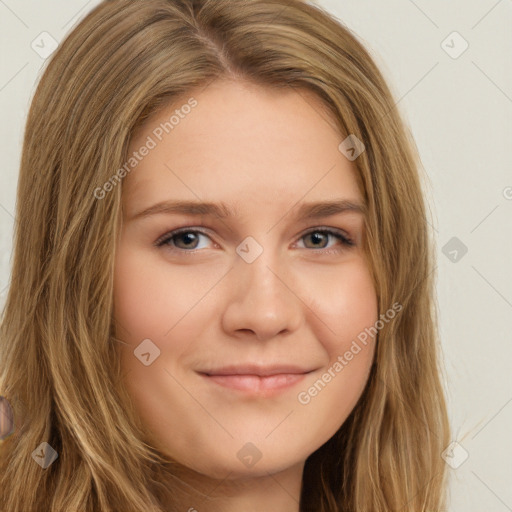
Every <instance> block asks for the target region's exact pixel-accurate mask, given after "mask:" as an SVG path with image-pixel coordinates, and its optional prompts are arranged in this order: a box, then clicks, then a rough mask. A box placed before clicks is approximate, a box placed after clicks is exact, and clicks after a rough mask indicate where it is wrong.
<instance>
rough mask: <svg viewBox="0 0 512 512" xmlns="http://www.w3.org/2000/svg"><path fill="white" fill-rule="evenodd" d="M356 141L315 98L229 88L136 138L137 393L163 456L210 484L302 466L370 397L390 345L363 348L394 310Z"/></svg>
mask: <svg viewBox="0 0 512 512" xmlns="http://www.w3.org/2000/svg"><path fill="white" fill-rule="evenodd" d="M191 97H193V100H191V101H190V102H189V103H187V101H188V100H189V99H190V98H191ZM194 100H195V101H194ZM183 105H192V106H191V107H190V108H187V107H183ZM176 110H178V112H177V113H176V112H175V111H176ZM173 115H175V117H174V118H173V120H172V121H171V122H172V123H173V124H172V129H170V128H169V126H170V124H169V120H170V119H171V116H173ZM166 122H167V123H168V124H167V125H165V123H166ZM162 127H166V128H167V131H166V130H165V129H163V128H162ZM167 132H168V133H167ZM344 138H345V137H341V135H340V134H339V133H338V132H337V131H336V129H335V128H334V123H333V121H332V120H329V119H328V117H327V114H326V111H325V109H324V108H323V106H322V104H321V103H320V100H318V99H317V98H316V97H315V96H313V95H312V94H311V93H308V92H306V91H301V92H300V93H298V92H296V91H292V90H291V89H287V90H285V91H283V90H281V91H272V90H268V89H266V88H262V87H258V86H255V85H248V84H242V83H240V82H229V81H217V82H214V83H212V84H210V85H209V86H208V87H207V88H206V89H204V90H201V91H197V93H195V94H191V95H190V96H187V97H185V98H184V99H183V101H180V102H178V103H175V104H173V105H172V106H169V107H168V108H167V109H166V110H165V111H163V112H161V113H159V114H157V115H156V116H154V117H153V118H151V119H149V120H148V121H147V122H146V124H145V125H144V126H143V127H142V128H141V129H139V131H138V132H137V133H136V134H135V136H134V138H133V139H132V141H131V146H130V149H129V155H132V154H133V152H135V151H137V152H138V155H139V157H140V161H139V160H138V163H137V165H136V166H134V168H133V169H132V170H131V172H130V173H129V174H128V176H127V177H126V178H125V179H124V181H123V183H122V187H123V193H122V197H123V218H122V229H121V233H120V239H119V243H118V249H117V252H116V261H115V276H114V291H115V297H114V307H115V319H116V326H117V333H116V334H117V338H118V339H119V340H121V341H122V342H123V343H122V344H119V347H120V357H121V364H122V368H123V372H124V375H125V379H124V385H125V386H126V388H127V390H128V392H129V394H130V396H131V398H132V400H133V402H134V404H135V406H136V409H137V410H138V412H139V413H140V416H141V418H142V420H143V422H144V424H145V425H146V427H147V429H148V431H150V432H151V436H152V441H153V442H154V443H155V445H156V446H157V447H158V448H159V449H160V450H162V451H163V452H164V453H166V454H167V455H169V456H171V457H172V458H174V459H175V460H177V461H178V462H180V463H182V464H183V465H184V466H185V467H187V468H190V469H191V470H193V471H195V472H198V473H200V474H202V475H208V476H211V477H215V476H219V475H223V476H224V475H225V474H227V473H230V475H231V478H235V477H236V476H240V477H243V476H250V475H254V476H256V475H266V474H268V473H273V472H278V471H283V470H286V469H287V468H292V467H301V468H302V467H303V464H304V461H305V460H306V458H307V457H308V456H309V455H310V454H311V453H313V452H314V451H315V450H316V449H317V448H319V447H320V446H321V445H322V444H324V443H325V442H326V441H327V440H328V439H329V438H331V437H332V436H333V435H334V434H335V433H336V431H337V430H338V429H339V428H340V426H341V425H342V424H343V422H344V421H345V419H346V418H347V416H348V415H349V413H350V412H351V410H352V409H353V408H354V406H355V404H356V402H357V400H358V398H359V397H360V395H361V393H362V391H363V388H364V386H365V384H366V381H367V378H368V372H369V369H370V366H371V362H372V358H373V354H374V340H373V339H372V338H367V341H366V342H365V343H361V341H359V340H358V335H360V334H361V333H362V332H364V330H365V328H368V327H370V326H372V325H373V324H374V323H375V322H376V320H377V319H378V312H377V299H376V292H375V288H374V285H373V282H372V279H371V276H370V271H369V268H368V265H367V262H366V260H365V258H364V252H363V236H364V229H365V222H364V215H363V213H361V212H360V211H358V209H357V207H356V206H357V205H361V204H363V202H362V196H361V193H360V190H359V189H358V185H357V180H356V169H355V166H354V163H353V162H351V161H349V160H348V159H347V158H346V157H345V156H344V155H343V154H342V153H341V152H340V150H339V149H338V146H339V145H340V143H341V142H342V141H343V139H344ZM160 139H161V140H160ZM144 146H145V147H146V148H149V150H147V151H146V150H143V149H141V148H142V147H144ZM143 154H144V155H143ZM325 203H333V204H331V205H330V206H328V207H326V206H325ZM156 205H158V206H156ZM313 205H316V206H313ZM322 205H324V206H322ZM347 205H348V206H349V208H347ZM340 206H341V208H340ZM178 230H179V231H178ZM359 339H361V338H359ZM357 347H358V348H357Z"/></svg>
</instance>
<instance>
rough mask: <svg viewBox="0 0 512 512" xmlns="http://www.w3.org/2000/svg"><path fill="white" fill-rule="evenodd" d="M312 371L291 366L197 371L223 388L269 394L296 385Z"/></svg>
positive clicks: (240, 367)
mask: <svg viewBox="0 0 512 512" xmlns="http://www.w3.org/2000/svg"><path fill="white" fill-rule="evenodd" d="M312 371H314V370H309V369H303V368H299V367H292V366H282V367H275V366H274V367H255V366H245V367H242V366H239V367H225V368H220V369H217V370H209V371H204V372H198V373H199V375H200V376H201V377H203V378H204V379H206V380H207V381H208V382H210V383H212V384H215V385H218V386H221V387H223V388H225V389H231V390H237V391H241V392H244V393H248V394H255V395H263V396H270V395H273V394H276V393H279V392H281V391H285V390H287V389H289V388H291V387H293V386H295V385H297V384H298V383H299V382H301V381H302V380H304V378H305V377H306V375H308V374H309V373H311V372H312Z"/></svg>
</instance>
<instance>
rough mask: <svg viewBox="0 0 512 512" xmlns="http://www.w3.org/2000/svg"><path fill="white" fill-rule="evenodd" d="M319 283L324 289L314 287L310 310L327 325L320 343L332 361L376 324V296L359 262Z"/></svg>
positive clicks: (363, 265) (371, 282) (369, 276)
mask: <svg viewBox="0 0 512 512" xmlns="http://www.w3.org/2000/svg"><path fill="white" fill-rule="evenodd" d="M329 277H330V278H329ZM319 282H320V283H321V284H323V286H321V287H318V286H317V293H316V294H315V296H314V300H313V303H312V306H311V309H312V310H313V311H314V312H315V313H316V314H317V315H318V317H319V318H320V319H321V320H322V321H323V323H324V324H325V326H326V328H325V330H324V332H325V336H322V343H323V345H324V348H325V350H326V351H327V352H328V353H329V355H330V356H331V359H332V357H334V358H335V357H337V355H339V354H342V353H344V352H345V351H346V350H348V349H349V348H350V346H351V342H352V341H353V340H355V339H356V338H357V336H358V335H360V334H361V333H362V332H364V330H365V329H366V328H368V327H370V326H372V325H374V324H375V322H376V321H377V319H378V305H377V296H376V292H375V287H374V284H373V281H372V279H371V275H370V272H369V270H368V268H367V267H366V265H365V264H364V262H363V260H362V259H357V260H354V261H353V262H352V263H351V264H350V265H347V266H346V268H344V269H343V273H341V274H338V275H336V276H327V277H326V278H325V279H324V280H321V281H319ZM317 283H318V281H317ZM333 283H336V285H335V286H333Z"/></svg>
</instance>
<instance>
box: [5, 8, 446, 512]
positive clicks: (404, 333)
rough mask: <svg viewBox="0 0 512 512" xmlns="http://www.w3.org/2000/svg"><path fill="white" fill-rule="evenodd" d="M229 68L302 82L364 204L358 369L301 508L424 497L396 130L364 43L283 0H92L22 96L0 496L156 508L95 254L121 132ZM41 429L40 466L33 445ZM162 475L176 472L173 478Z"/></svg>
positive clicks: (436, 390)
mask: <svg viewBox="0 0 512 512" xmlns="http://www.w3.org/2000/svg"><path fill="white" fill-rule="evenodd" d="M221 77H229V78H234V79H240V80H247V81H251V82H253V83H256V84H259V85H261V86H263V87H274V88H285V87H292V88H294V89H296V90H297V91H300V90H301V89H302V90H306V89H307V90H309V91H313V92H314V93H315V94H317V96H318V97H319V98H321V99H322V100H323V102H324V104H325V106H326V107H327V109H328V110H329V112H330V113H332V116H333V119H335V120H336V123H337V128H338V129H339V132H340V142H341V141H342V140H343V139H344V138H345V137H346V136H348V135H349V134H353V135H356V136H357V138H358V139H360V140H361V141H363V143H364V144H365V147H366V151H364V152H363V153H362V154H361V155H360V156H359V158H357V160H356V161H355V162H354V163H355V165H356V167H357V171H358V180H359V183H360V187H361V190H362V192H363V194H364V198H365V202H366V204H367V209H368V217H367V224H366V240H365V243H366V248H367V255H368V261H369V265H370V267H371V272H372V276H373V278H374V282H375V287H376V290H377V295H378V304H379V311H380V312H381V313H382V312H384V311H386V310H387V309H389V307H390V305H391V304H394V303H399V304H401V306H402V309H401V311H400V313H399V314H398V315H397V316H396V318H395V319H393V321H391V322H388V323H386V325H385V326H384V327H383V328H382V329H381V330H380V331H379V333H378V341H377V347H376V353H375V359H374V364H373V366H372V369H371V372H370V376H369V380H368V384H367V386H366V388H365V391H364V393H363V395H362V397H361V399H360V400H359V402H358V403H357V405H356V407H355V408H354V410H353V411H352V413H351V415H350V416H349V418H348V419H347V420H346V422H345V423H344V424H343V425H342V426H341V428H340V429H339V431H338V432H337V433H336V434H335V435H334V436H333V437H332V438H331V439H330V440H329V441H328V442H327V443H326V444H325V445H323V446H322V447H321V448H319V449H318V450H317V451H316V452H314V453H313V454H312V455H311V456H310V457H309V458H308V459H307V461H306V466H305V470H304V477H303V489H302V495H301V503H300V510H301V511H302V512H304V511H314V512H317V511H318V512H334V511H337V512H340V511H351V512H354V511H357V512H384V511H391V510H402V509H403V510H411V511H414V512H427V511H428V512H432V511H439V510H441V509H442V508H443V506H444V500H445V486H446V482H445V478H446V475H445V464H444V461H443V460H442V458H441V452H442V451H443V449H444V448H445V447H446V445H447V444H448V442H449V425H448V420H447V412H446V406H445V400H444V396H443V389H442V386H441V380H440V373H441V372H442V368H441V366H440V362H439V360H440V357H439V346H438V332H437V312H436V303H435V298H434V276H435V272H434V271H435V267H434V256H435V252H434V242H433V240H432V239H431V238H430V231H429V226H428V219H427V212H426V205H425V201H424V197H423V192H422V183H421V176H420V173H419V170H420V169H421V163H420V160H419V157H418V152H417V149H416V146H415V144H414V141H413V139H412V137H411V135H410V133H409V130H408V129H407V128H406V126H405V123H404V122H403V121H402V119H401V116H400V114H399V112H398V111H397V108H396V106H395V101H394V99H393V97H392V94H391V92H390V90H389V89H388V86H387V85H386V83H385V80H384V79H383V77H382V75H381V73H380V72H379V70H378V69H377V66H376V65H375V63H374V61H373V60H372V58H371V57H370V55H369V53H368V51H367V50H366V49H365V48H364V47H363V45H362V44H361V43H360V42H359V41H358V39H357V38H356V36H355V35H353V34H352V33H351V32H350V30H348V29H347V28H346V27H344V26H343V25H342V24H341V23H340V22H339V21H337V20H335V19H334V18H333V17H331V16H330V15H329V14H328V13H327V12H325V11H324V10H323V9H321V8H320V7H316V6H314V5H311V4H309V3H306V2H304V1H301V0H195V1H194V0H145V1H133V0H110V1H104V2H102V3H101V4H100V5H99V6H98V7H96V8H95V9H94V10H93V11H92V12H91V13H90V14H89V15H87V16H86V17H85V19H84V20H83V21H82V22H81V23H80V24H79V25H78V26H77V27H76V28H75V29H74V30H73V31H72V32H71V34H70V35H69V36H68V37H67V38H66V40H65V41H64V42H63V43H62V44H61V46H60V47H59V49H58V50H57V51H56V52H55V54H54V55H53V56H52V58H51V59H50V61H49V63H48V66H47V69H46V70H45V72H44V75H43V77H42V79H41V81H40V83H39V85H38V88H37V91H36V94H35V96H34V99H33V102H32V106H31V109H30V113H29V116H28V121H27V125H26V133H25V139H24V145H23V154H22V162H21V169H20V175H19V185H18V193H17V210H16V220H17V222H16V225H15V239H14V254H13V267H12V277H11V283H10V289H9V293H8V296H7V300H6V304H5V307H4V310H3V313H2V323H1V331H0V351H1V352H0V361H1V371H0V394H2V395H4V396H6V397H7V398H8V399H9V400H10V401H11V404H12V406H13V408H14V412H15V418H16V430H15V433H14V434H13V435H11V436H10V437H8V438H7V439H6V440H4V441H3V443H2V446H1V449H0V455H1V456H0V509H1V510H9V511H10V512H25V511H27V510H45V511H70V510H73V511H77V510H102V511H105V512H106V511H121V510H123V511H141V512H142V511H144V512H147V511H154V512H157V511H160V512H162V511H164V510H165V508H164V505H163V501H162V500H163V493H164V489H167V490H166V491H165V492H167V494H170V498H169V496H168V497H167V498H166V499H171V501H172V496H173V489H174V488H177V486H178V479H177V478H176V479H175V480H173V478H172V466H170V465H169V461H168V460H167V459H166V458H165V457H164V456H163V455H162V454H161V453H159V452H157V451H156V450H155V449H154V448H153V447H152V446H151V445H150V444H149V443H147V442H146V438H145V431H144V427H143V425H142V424H141V421H140V418H138V417H137V414H136V412H135V411H134V410H133V408H132V406H131V405H130V401H129V397H127V396H126V394H125V392H124V390H123V389H122V387H121V386H120V380H121V372H120V365H119V358H118V346H117V345H116V342H115V340H114V335H115V334H114V333H115V329H114V328H115V326H114V321H113V264H114V255H115V251H116V241H117V239H118V235H119V218H120V211H121V203H120V200H121V188H122V187H120V186H118V187H114V189H113V190H112V191H110V192H109V193H108V194H106V195H105V197H103V198H102V199H101V200H98V199H97V198H96V196H95V194H94V190H95V189H97V187H98V186H101V185H102V184H104V183H106V182H107V181H109V179H110V178H111V176H112V174H113V173H114V172H115V171H116V170H117V169H119V168H120V167H121V166H122V165H123V162H125V161H126V157H127V148H128V144H129V142H130V139H131V136H132V134H133V132H134V130H135V129H136V128H137V127H138V126H140V124H141V123H142V122H143V121H144V120H145V119H147V118H148V116H150V115H151V114H153V113H155V112H156V111H158V109H160V108H161V107H163V106H164V105H167V104H169V102H173V101H174V100H175V99H176V98H178V97H181V96H182V95H184V94H186V93H188V92H189V91H191V90H193V89H195V88H197V87H203V86H206V85H207V84H208V83H210V82H211V81H213V80H215V79H217V78H221ZM42 442H47V443H48V444H49V445H50V446H51V447H52V448H53V449H54V450H56V452H57V453H58V458H57V459H56V461H55V462H53V463H52V464H51V465H50V466H49V467H47V468H46V469H42V468H41V467H40V466H39V465H38V464H36V463H35V462H34V459H33V457H32V454H33V452H34V451H35V450H36V449H37V448H38V447H39V446H40V445H41V443H42ZM175 486H176V487H175Z"/></svg>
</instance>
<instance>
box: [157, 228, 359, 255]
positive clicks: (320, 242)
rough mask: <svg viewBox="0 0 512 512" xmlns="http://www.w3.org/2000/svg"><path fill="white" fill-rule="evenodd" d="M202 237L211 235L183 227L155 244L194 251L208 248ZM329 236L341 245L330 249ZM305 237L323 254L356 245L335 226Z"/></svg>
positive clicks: (311, 245)
mask: <svg viewBox="0 0 512 512" xmlns="http://www.w3.org/2000/svg"><path fill="white" fill-rule="evenodd" d="M201 237H204V238H208V239H210V236H209V235H207V234H206V233H204V232H203V231H201V230H198V229H192V228H181V229H177V230H175V231H171V232H170V233H166V234H165V235H163V236H162V237H160V238H159V239H158V240H157V241H156V242H155V244H154V245H155V246H156V247H167V248H169V249H170V250H171V251H181V252H192V251H194V250H199V249H204V248H206V246H203V247H201V246H200V240H201ZM329 238H331V239H336V240H337V241H338V242H339V247H337V248H334V249H329V248H328V246H326V245H325V243H326V242H327V244H328V242H329ZM303 239H304V240H309V241H310V242H311V244H307V246H306V247H305V248H306V249H315V252H320V253H321V254H330V253H338V252H341V251H343V250H344V248H350V247H353V246H354V245H355V243H354V242H353V241H352V240H351V239H350V238H348V237H347V236H346V235H345V234H344V233H343V232H342V231H340V230H337V229H333V228H314V229H311V230H309V231H308V232H307V233H305V234H303V235H302V236H301V237H300V240H303ZM210 240H211V239H210ZM301 248H302V247H301Z"/></svg>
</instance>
